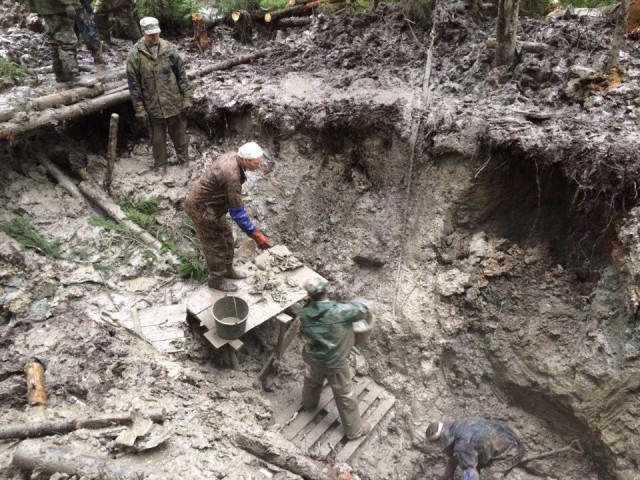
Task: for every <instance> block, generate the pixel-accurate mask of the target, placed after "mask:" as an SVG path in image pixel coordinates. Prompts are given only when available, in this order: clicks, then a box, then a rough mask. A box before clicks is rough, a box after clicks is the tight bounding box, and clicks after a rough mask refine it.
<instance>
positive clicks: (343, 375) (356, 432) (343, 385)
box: [327, 366, 363, 439]
mask: <svg viewBox="0 0 640 480" xmlns="http://www.w3.org/2000/svg"><path fill="white" fill-rule="evenodd" d="M327 380H328V381H329V385H330V386H331V389H332V390H333V398H334V399H335V401H336V406H337V407H338V413H339V414H340V421H341V422H342V427H343V428H344V431H345V433H346V434H347V437H349V438H350V439H352V438H356V437H358V436H360V435H362V433H363V432H362V427H363V424H362V419H361V418H360V412H359V411H358V398H357V397H356V392H355V388H354V386H353V381H352V380H351V370H350V369H349V367H348V366H347V367H344V368H343V369H342V370H340V371H339V372H338V373H331V374H327Z"/></svg>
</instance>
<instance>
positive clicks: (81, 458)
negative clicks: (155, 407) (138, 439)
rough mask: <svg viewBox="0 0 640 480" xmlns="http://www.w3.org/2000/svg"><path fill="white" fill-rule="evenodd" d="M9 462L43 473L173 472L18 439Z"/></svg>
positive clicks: (111, 479) (113, 477) (121, 477)
mask: <svg viewBox="0 0 640 480" xmlns="http://www.w3.org/2000/svg"><path fill="white" fill-rule="evenodd" d="M12 463H13V465H15V466H17V467H19V468H22V469H24V470H29V471H31V470H36V469H37V470H39V471H41V472H44V473H50V474H53V473H65V474H67V475H77V476H78V477H84V478H94V479H97V480H140V479H142V478H144V479H145V480H161V479H162V480H169V479H175V478H176V477H174V476H173V475H170V474H167V473H160V472H154V471H150V469H149V468H148V467H144V469H137V468H133V467H131V466H129V465H124V464H122V463H119V462H116V461H115V460H111V459H110V458H95V457H89V456H87V455H79V454H78V452H76V451H74V450H66V449H62V448H55V447H51V446H45V445H38V444H36V443H35V442H33V441H31V442H22V443H21V444H20V445H18V448H17V449H16V451H15V452H14V454H13V460H12Z"/></svg>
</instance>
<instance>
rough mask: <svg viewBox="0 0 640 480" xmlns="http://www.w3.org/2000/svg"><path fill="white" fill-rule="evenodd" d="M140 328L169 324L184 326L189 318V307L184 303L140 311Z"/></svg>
mask: <svg viewBox="0 0 640 480" xmlns="http://www.w3.org/2000/svg"><path fill="white" fill-rule="evenodd" d="M138 315H139V317H140V326H141V327H142V328H144V327H149V326H154V325H160V324H163V323H167V324H183V323H185V320H186V317H187V307H186V305H185V304H184V303H178V304H176V305H165V306H161V307H151V308H145V309H144V310H139V311H138Z"/></svg>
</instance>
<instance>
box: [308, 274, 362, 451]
mask: <svg viewBox="0 0 640 480" xmlns="http://www.w3.org/2000/svg"><path fill="white" fill-rule="evenodd" d="M304 288H305V290H306V291H307V293H308V294H309V303H308V305H307V306H306V307H304V308H303V309H302V310H301V312H300V331H301V332H302V335H303V337H304V339H305V347H304V351H303V359H304V361H305V363H306V364H307V370H306V373H305V376H304V386H303V389H302V406H303V408H304V409H305V410H312V409H314V408H315V407H316V405H317V404H318V402H319V401H320V394H321V393H322V386H323V384H324V380H325V379H326V380H327V382H328V383H329V386H330V387H331V390H332V391H333V398H334V400H335V402H336V406H337V407H338V413H339V414H340V420H341V422H342V426H343V428H344V430H345V433H346V434H347V438H349V439H350V440H353V439H354V438H358V437H361V436H363V435H366V434H368V433H369V431H370V430H371V427H370V425H369V424H367V423H363V421H362V418H360V412H359V411H358V398H357V397H356V395H355V389H354V385H353V380H352V377H351V370H350V368H349V363H348V360H349V355H350V353H351V349H352V348H353V346H354V343H355V335H354V332H353V324H354V322H356V321H358V320H360V319H363V318H364V317H365V315H366V308H365V307H364V306H363V305H358V304H355V303H337V302H334V301H331V300H329V289H328V286H327V281H326V280H324V279H322V278H314V279H311V280H309V281H308V282H307V283H306V284H305V285H304Z"/></svg>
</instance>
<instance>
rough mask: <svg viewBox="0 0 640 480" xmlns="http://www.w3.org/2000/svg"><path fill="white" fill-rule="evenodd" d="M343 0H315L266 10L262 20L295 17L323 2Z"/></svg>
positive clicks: (269, 21)
mask: <svg viewBox="0 0 640 480" xmlns="http://www.w3.org/2000/svg"><path fill="white" fill-rule="evenodd" d="M342 1H343V0H315V1H312V2H309V3H305V4H302V5H296V6H294V7H287V8H283V9H281V10H275V11H273V12H267V13H265V15H264V21H265V22H266V23H271V22H275V21H277V20H279V19H281V18H287V17H297V16H300V15H307V14H309V13H311V11H312V9H313V8H314V7H317V6H318V5H323V4H327V5H329V4H333V3H341V2H342Z"/></svg>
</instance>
